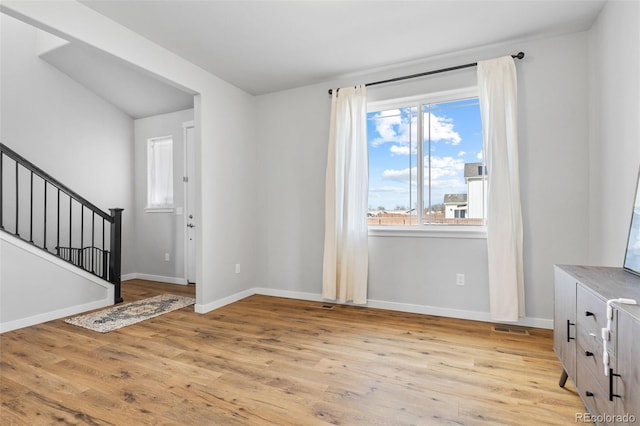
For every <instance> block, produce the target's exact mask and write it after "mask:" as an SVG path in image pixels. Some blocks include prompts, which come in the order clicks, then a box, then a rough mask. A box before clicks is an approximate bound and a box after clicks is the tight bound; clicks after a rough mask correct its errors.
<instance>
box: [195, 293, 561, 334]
mask: <svg viewBox="0 0 640 426" xmlns="http://www.w3.org/2000/svg"><path fill="white" fill-rule="evenodd" d="M254 294H260V295H263V296H275V297H285V298H289V299H299V300H309V301H313V302H328V300H327V299H324V298H323V297H322V295H321V294H319V293H305V292H299V291H289V290H277V289H271V288H262V287H254V288H251V289H248V290H244V291H242V292H239V293H236V294H233V295H231V296H228V297H225V298H223V299H220V300H216V301H214V302H211V303H207V304H205V305H198V304H196V307H195V311H196V312H197V313H199V314H205V313H207V312H211V311H213V310H215V309H218V308H221V307H223V306H225V305H228V304H230V303H233V302H237V301H238V300H241V299H244V298H245V297H248V296H252V295H254ZM331 303H333V301H331ZM363 306H366V307H369V308H377V309H388V310H391V311H399V312H411V313H416V314H425V315H434V316H439V317H449V318H458V319H466V320H472V321H482V322H489V323H498V322H496V321H494V320H492V319H491V314H490V313H489V312H479V311H466V310H462V309H452V308H441V307H437V306H428V305H416V304H410V303H398V302H386V301H382V300H369V302H368V303H367V304H366V305H363ZM508 324H511V325H520V326H524V327H535V328H546V329H553V320H552V319H545V318H529V317H525V318H521V319H520V320H519V321H517V322H510V323H508Z"/></svg>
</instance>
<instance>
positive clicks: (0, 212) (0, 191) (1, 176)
mask: <svg viewBox="0 0 640 426" xmlns="http://www.w3.org/2000/svg"><path fill="white" fill-rule="evenodd" d="M3 160H4V152H2V151H0V229H4V222H3V218H4V208H3V203H2V199H3V189H4V183H3V182H4V173H3V171H2V163H4V161H3Z"/></svg>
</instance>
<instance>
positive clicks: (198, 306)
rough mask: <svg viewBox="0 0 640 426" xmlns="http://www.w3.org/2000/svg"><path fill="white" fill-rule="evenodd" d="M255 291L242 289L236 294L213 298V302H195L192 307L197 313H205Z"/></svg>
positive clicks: (250, 294)
mask: <svg viewBox="0 0 640 426" xmlns="http://www.w3.org/2000/svg"><path fill="white" fill-rule="evenodd" d="M254 294H255V292H254V291H253V289H249V290H244V291H241V292H239V293H236V294H232V295H231V296H227V297H223V298H222V299H218V300H215V301H213V302H210V303H207V304H204V305H203V304H199V303H196V306H195V307H194V311H196V312H197V313H199V314H206V313H207V312H211V311H213V310H215V309H218V308H222V307H223V306H226V305H229V304H231V303H233V302H237V301H238V300H241V299H244V298H245V297H249V296H252V295H254Z"/></svg>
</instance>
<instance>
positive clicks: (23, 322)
mask: <svg viewBox="0 0 640 426" xmlns="http://www.w3.org/2000/svg"><path fill="white" fill-rule="evenodd" d="M112 305H113V291H111V292H110V294H109V295H108V296H107V298H106V299H102V300H98V301H95V302H90V303H85V304H83V305H77V306H71V307H68V308H64V309H59V310H57V311H51V312H45V313H43V314H38V315H33V316H31V317H27V318H20V319H17V320H13V321H8V322H4V323H0V333H4V332H6V331H11V330H17V329H19V328H24V327H30V326H32V325H36V324H41V323H43V322H47V321H53V320H56V319H60V318H65V317H69V316H72V315H77V314H81V313H83V312H87V311H91V310H94V309H100V308H104V307H106V306H112Z"/></svg>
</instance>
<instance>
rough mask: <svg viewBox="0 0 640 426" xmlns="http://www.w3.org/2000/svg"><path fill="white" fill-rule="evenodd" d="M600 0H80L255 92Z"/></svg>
mask: <svg viewBox="0 0 640 426" xmlns="http://www.w3.org/2000/svg"><path fill="white" fill-rule="evenodd" d="M605 1H606V0H579V1H578V0H555V1H551V0H537V1H527V0H495V1H490V0H423V1H271V0H262V1H214V0H208V1H206V0H205V1H202V0H201V1H186V0H165V1H148V0H145V1H139V0H84V1H82V3H83V4H85V5H86V6H87V7H90V8H92V9H94V10H96V11H97V12H99V13H101V14H103V15H105V16H107V17H109V18H110V19H112V20H114V21H116V22H119V23H120V24H122V25H124V26H126V27H128V28H130V29H131V30H133V31H135V32H137V33H139V34H141V35H142V36H144V37H146V38H148V39H150V40H152V41H153V42H155V43H157V44H159V45H161V46H164V47H165V48H167V49H169V50H170V51H172V52H174V53H176V54H177V55H179V56H182V57H183V58H185V59H187V60H189V61H191V62H193V63H194V64H196V65H199V66H200V67H202V68H204V69H206V70H208V71H210V72H211V73H213V74H215V75H216V76H218V77H220V78H222V79H224V80H226V81H228V82H230V83H232V84H234V85H235V86H237V87H239V88H241V89H243V90H245V91H247V92H248V93H251V94H254V95H259V94H264V93H270V92H275V91H279V90H284V89H289V88H294V87H299V86H305V85H309V84H314V83H319V82H323V81H329V80H333V79H337V78H339V77H342V76H345V75H348V74H351V73H357V72H363V71H367V70H374V69H376V68H381V67H388V66H393V65H399V64H402V63H405V62H413V61H419V60H424V59H427V58H429V57H433V56H436V55H441V54H446V53H451V52H457V51H463V50H467V49H472V48H475V47H479V46H485V45H490V44H495V43H501V42H506V41H511V40H517V39H529V38H539V37H544V36H552V35H559V34H566V33H572V32H577V31H582V30H586V29H588V28H589V27H590V26H591V24H592V23H593V21H594V20H595V18H596V17H597V15H598V13H599V12H600V10H601V9H602V7H603V5H604V3H605Z"/></svg>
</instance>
